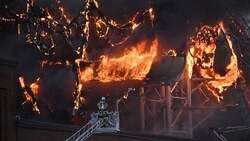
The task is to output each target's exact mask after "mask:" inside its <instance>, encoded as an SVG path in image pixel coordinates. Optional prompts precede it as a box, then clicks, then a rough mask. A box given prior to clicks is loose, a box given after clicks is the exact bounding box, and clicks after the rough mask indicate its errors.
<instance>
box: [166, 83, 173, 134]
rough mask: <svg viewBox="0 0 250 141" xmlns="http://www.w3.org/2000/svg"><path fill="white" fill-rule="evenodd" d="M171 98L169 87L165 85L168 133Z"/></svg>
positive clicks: (169, 128)
mask: <svg viewBox="0 0 250 141" xmlns="http://www.w3.org/2000/svg"><path fill="white" fill-rule="evenodd" d="M171 107H172V99H171V88H170V86H166V112H167V131H168V134H169V135H171V134H172V112H171Z"/></svg>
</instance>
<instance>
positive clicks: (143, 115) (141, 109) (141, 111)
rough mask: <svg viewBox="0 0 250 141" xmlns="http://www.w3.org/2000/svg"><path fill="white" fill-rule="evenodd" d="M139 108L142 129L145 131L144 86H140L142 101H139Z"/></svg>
mask: <svg viewBox="0 0 250 141" xmlns="http://www.w3.org/2000/svg"><path fill="white" fill-rule="evenodd" d="M139 104H140V105H139V108H140V115H139V118H140V130H141V131H144V129H145V95H144V87H143V86H142V87H141V88H140V103H139Z"/></svg>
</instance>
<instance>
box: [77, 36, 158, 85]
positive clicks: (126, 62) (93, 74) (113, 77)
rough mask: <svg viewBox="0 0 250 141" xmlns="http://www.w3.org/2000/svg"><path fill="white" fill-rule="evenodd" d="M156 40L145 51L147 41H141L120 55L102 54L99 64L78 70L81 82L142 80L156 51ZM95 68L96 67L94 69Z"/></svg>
mask: <svg viewBox="0 0 250 141" xmlns="http://www.w3.org/2000/svg"><path fill="white" fill-rule="evenodd" d="M157 46H158V40H157V39H155V40H154V41H153V43H152V45H151V46H150V49H149V50H148V51H146V48H147V42H146V41H144V42H141V43H139V44H137V45H135V46H133V47H131V49H130V50H129V49H126V51H125V53H124V54H123V55H122V56H121V57H109V56H106V55H102V56H101V57H100V64H99V65H98V66H95V65H96V64H91V65H90V66H89V67H87V68H86V69H84V70H83V71H80V81H81V83H85V82H88V81H90V80H98V81H101V82H110V81H122V80H127V79H130V80H143V79H144V78H145V77H146V75H147V74H148V72H149V70H150V68H151V65H152V63H153V60H154V57H155V56H156V53H157ZM95 68H96V69H95Z"/></svg>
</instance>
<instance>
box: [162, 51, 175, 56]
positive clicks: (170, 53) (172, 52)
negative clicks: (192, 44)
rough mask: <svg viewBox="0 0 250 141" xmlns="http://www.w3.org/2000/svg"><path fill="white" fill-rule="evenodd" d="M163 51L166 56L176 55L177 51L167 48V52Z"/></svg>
mask: <svg viewBox="0 0 250 141" xmlns="http://www.w3.org/2000/svg"><path fill="white" fill-rule="evenodd" d="M164 53H165V55H166V56H177V53H176V52H175V50H169V51H167V52H165V51H164Z"/></svg>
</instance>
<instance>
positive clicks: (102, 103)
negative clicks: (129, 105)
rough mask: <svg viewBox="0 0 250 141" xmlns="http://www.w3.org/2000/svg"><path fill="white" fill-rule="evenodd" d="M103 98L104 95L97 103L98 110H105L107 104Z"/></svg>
mask: <svg viewBox="0 0 250 141" xmlns="http://www.w3.org/2000/svg"><path fill="white" fill-rule="evenodd" d="M105 100H106V99H105V97H102V98H101V100H100V101H99V102H98V103H97V106H98V109H99V111H106V109H107V107H108V104H107V103H106V101H105Z"/></svg>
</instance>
